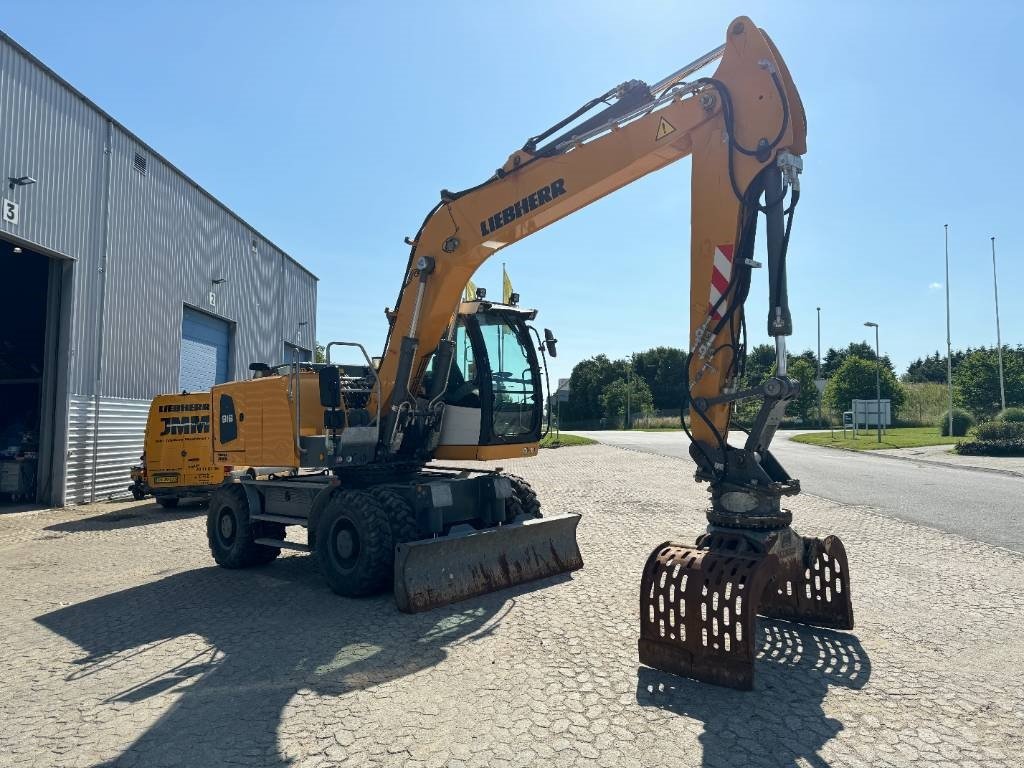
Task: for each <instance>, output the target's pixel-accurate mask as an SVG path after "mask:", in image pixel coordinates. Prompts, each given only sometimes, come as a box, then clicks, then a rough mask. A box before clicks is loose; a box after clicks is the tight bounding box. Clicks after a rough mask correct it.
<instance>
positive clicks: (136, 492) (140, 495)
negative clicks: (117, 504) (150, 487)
mask: <svg viewBox="0 0 1024 768" xmlns="http://www.w3.org/2000/svg"><path fill="white" fill-rule="evenodd" d="M132 498H133V499H135V500H136V501H142V500H143V499H144V498H146V492H145V491H144V490H143V489H142V488H139V487H138V486H137V485H133V486H132Z"/></svg>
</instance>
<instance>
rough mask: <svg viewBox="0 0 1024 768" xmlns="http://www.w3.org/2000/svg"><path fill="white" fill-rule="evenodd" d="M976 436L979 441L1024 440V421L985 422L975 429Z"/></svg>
mask: <svg viewBox="0 0 1024 768" xmlns="http://www.w3.org/2000/svg"><path fill="white" fill-rule="evenodd" d="M954 426H956V425H955V424H954ZM974 436H975V437H976V438H978V439H979V440H1024V421H985V422H982V423H981V424H979V425H978V426H976V427H975V428H974Z"/></svg>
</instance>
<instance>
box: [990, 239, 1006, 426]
mask: <svg viewBox="0 0 1024 768" xmlns="http://www.w3.org/2000/svg"><path fill="white" fill-rule="evenodd" d="M992 288H993V290H994V291H995V294H996V349H997V350H998V353H999V402H1000V403H1002V408H1003V410H1004V411H1005V410H1006V387H1005V385H1004V384H1003V338H1002V336H1001V335H1000V333H999V280H998V278H997V277H996V239H995V237H994V236H993V237H992Z"/></svg>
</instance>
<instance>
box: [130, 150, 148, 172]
mask: <svg viewBox="0 0 1024 768" xmlns="http://www.w3.org/2000/svg"><path fill="white" fill-rule="evenodd" d="M146 163H147V161H146V156H145V155H140V154H139V153H138V152H136V153H135V160H134V161H133V162H132V167H133V168H134V169H135V170H136V171H138V172H139V173H141V174H142V175H143V176H145V175H146Z"/></svg>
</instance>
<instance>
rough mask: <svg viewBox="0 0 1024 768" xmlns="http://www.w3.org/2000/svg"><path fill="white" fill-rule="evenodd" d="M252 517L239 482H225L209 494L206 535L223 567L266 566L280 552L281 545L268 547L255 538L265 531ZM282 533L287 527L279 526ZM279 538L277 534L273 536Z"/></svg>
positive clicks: (211, 550) (212, 551) (214, 556)
mask: <svg viewBox="0 0 1024 768" xmlns="http://www.w3.org/2000/svg"><path fill="white" fill-rule="evenodd" d="M258 525H260V524H259V523H255V524H254V523H253V522H252V521H251V520H250V518H249V502H248V500H247V499H246V497H245V491H244V490H242V486H240V485H222V486H221V487H220V488H218V489H217V490H216V491H214V492H213V495H212V496H210V504H209V508H208V510H207V513H206V538H207V541H208V542H209V544H210V552H211V553H212V554H213V559H214V560H216V561H217V565H219V566H221V567H222V568H249V567H251V566H254V565H264V564H266V563H269V562H270V561H271V560H273V559H274V558H276V557H277V556H278V555H279V554H281V550H280V549H279V548H278V547H266V546H263V545H262V544H257V543H256V542H255V541H254V540H255V539H257V538H260V537H261V536H262V535H264V534H265V532H264V531H263V530H262V529H257V526H258ZM280 527H281V529H282V531H281V533H282V535H281V537H280V538H284V536H283V528H284V526H280ZM274 538H277V537H274Z"/></svg>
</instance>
